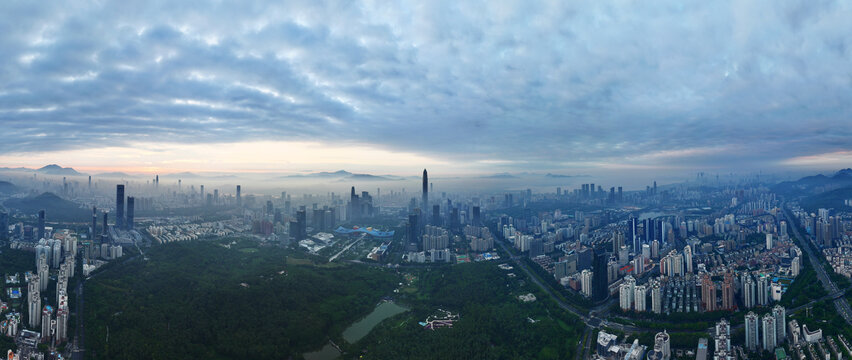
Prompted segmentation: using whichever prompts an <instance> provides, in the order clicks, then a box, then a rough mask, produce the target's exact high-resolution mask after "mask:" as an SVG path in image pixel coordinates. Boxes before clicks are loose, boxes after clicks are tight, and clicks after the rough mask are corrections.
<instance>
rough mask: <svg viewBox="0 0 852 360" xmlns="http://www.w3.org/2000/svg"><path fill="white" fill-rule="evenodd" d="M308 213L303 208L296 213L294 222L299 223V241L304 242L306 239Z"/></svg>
mask: <svg viewBox="0 0 852 360" xmlns="http://www.w3.org/2000/svg"><path fill="white" fill-rule="evenodd" d="M307 217H308V213H307V210H305V209H304V208H302V209H299V211H297V212H296V220H297V221H298V222H299V239H298V240H304V239H307V238H308V219H307Z"/></svg>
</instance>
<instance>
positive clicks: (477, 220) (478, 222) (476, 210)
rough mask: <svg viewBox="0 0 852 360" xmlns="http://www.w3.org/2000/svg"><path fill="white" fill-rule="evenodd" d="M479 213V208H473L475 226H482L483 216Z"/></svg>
mask: <svg viewBox="0 0 852 360" xmlns="http://www.w3.org/2000/svg"><path fill="white" fill-rule="evenodd" d="M479 211H480V210H479V206H474V207H473V224H472V225H473V226H482V215H481V214H480V212H479Z"/></svg>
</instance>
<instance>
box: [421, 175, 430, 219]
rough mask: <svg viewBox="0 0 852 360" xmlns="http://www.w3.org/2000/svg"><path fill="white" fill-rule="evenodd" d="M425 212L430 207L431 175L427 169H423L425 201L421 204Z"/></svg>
mask: <svg viewBox="0 0 852 360" xmlns="http://www.w3.org/2000/svg"><path fill="white" fill-rule="evenodd" d="M420 208H421V209H423V213H424V214H425V211H426V210H427V209H429V175H428V174H426V169H423V203H422V204H421V206H420Z"/></svg>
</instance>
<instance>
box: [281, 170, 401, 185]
mask: <svg viewBox="0 0 852 360" xmlns="http://www.w3.org/2000/svg"><path fill="white" fill-rule="evenodd" d="M279 178H282V179H311V178H314V179H329V180H337V181H338V182H343V181H396V180H403V179H405V178H404V177H401V176H396V175H373V174H356V173H351V172H349V171H346V170H337V171H334V172H329V171H321V172H315V173H309V174H292V175H284V176H280V177H279Z"/></svg>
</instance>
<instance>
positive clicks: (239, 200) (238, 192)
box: [237, 185, 243, 207]
mask: <svg viewBox="0 0 852 360" xmlns="http://www.w3.org/2000/svg"><path fill="white" fill-rule="evenodd" d="M241 190H242V189H240V186H239V185H237V206H238V207H239V206H243V198H242V196H241V195H240V191H241Z"/></svg>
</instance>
